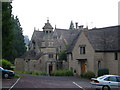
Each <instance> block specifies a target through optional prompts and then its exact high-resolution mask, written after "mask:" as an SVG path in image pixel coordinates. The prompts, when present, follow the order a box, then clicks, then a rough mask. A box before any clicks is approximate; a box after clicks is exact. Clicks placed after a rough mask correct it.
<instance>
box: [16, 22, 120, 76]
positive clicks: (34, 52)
mask: <svg viewBox="0 0 120 90" xmlns="http://www.w3.org/2000/svg"><path fill="white" fill-rule="evenodd" d="M70 26H71V25H70ZM117 27H118V26H113V27H106V28H100V29H98V28H94V29H91V30H88V28H83V26H79V28H78V26H77V24H76V28H74V27H73V23H72V29H70V30H69V29H58V28H55V29H54V30H53V27H52V26H51V24H50V23H49V20H47V23H45V26H44V27H43V31H38V30H34V32H33V35H32V38H31V41H30V43H29V50H28V51H27V52H26V53H25V54H24V55H23V56H21V57H20V58H17V59H16V60H15V66H16V68H15V69H16V70H18V71H41V72H46V73H47V74H51V72H53V71H55V70H57V69H58V67H59V66H60V63H61V62H60V61H59V57H58V53H59V52H61V51H62V50H66V53H67V61H64V60H63V62H62V68H63V69H69V70H72V71H73V72H74V73H75V74H76V75H80V74H81V73H83V72H87V71H92V72H94V73H95V74H96V75H97V72H98V69H100V68H108V69H109V71H110V74H119V73H118V67H119V65H118V61H119V58H120V55H119V54H120V50H119V48H118V37H117V34H118V32H117ZM73 28H74V29H73ZM115 57H117V60H115V59H116V58H115Z"/></svg>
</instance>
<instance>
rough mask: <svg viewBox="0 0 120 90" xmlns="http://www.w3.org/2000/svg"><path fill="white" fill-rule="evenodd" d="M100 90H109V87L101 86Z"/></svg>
mask: <svg viewBox="0 0 120 90" xmlns="http://www.w3.org/2000/svg"><path fill="white" fill-rule="evenodd" d="M102 90H110V87H109V86H103V87H102Z"/></svg>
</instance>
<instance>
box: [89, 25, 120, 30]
mask: <svg viewBox="0 0 120 90" xmlns="http://www.w3.org/2000/svg"><path fill="white" fill-rule="evenodd" d="M114 27H120V25H115V26H107V27H101V28H92V29H89V30H99V29H105V28H114Z"/></svg>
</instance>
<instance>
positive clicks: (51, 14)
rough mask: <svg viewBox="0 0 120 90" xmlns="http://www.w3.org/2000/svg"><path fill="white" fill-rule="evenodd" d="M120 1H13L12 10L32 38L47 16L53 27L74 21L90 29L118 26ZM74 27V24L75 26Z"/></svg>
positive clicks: (64, 25)
mask: <svg viewBox="0 0 120 90" xmlns="http://www.w3.org/2000/svg"><path fill="white" fill-rule="evenodd" d="M119 1H120V0H13V2H12V7H13V9H12V13H13V15H15V16H18V18H19V21H20V23H21V27H22V28H23V34H24V35H28V36H29V39H31V36H32V34H33V32H34V27H35V28H36V30H40V31H42V27H43V26H44V24H45V23H46V22H47V18H49V21H50V23H51V25H52V26H53V28H55V25H56V27H57V28H62V29H68V28H69V26H70V22H71V20H72V21H73V23H75V22H78V25H84V27H86V26H88V27H89V28H94V27H97V28H102V27H108V26H115V25H118V2H119ZM74 26H75V25H74Z"/></svg>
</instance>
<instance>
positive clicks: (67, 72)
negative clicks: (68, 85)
mask: <svg viewBox="0 0 120 90" xmlns="http://www.w3.org/2000/svg"><path fill="white" fill-rule="evenodd" d="M51 75H52V76H73V72H72V71H70V70H66V69H61V70H56V71H54V72H52V74H51Z"/></svg>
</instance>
